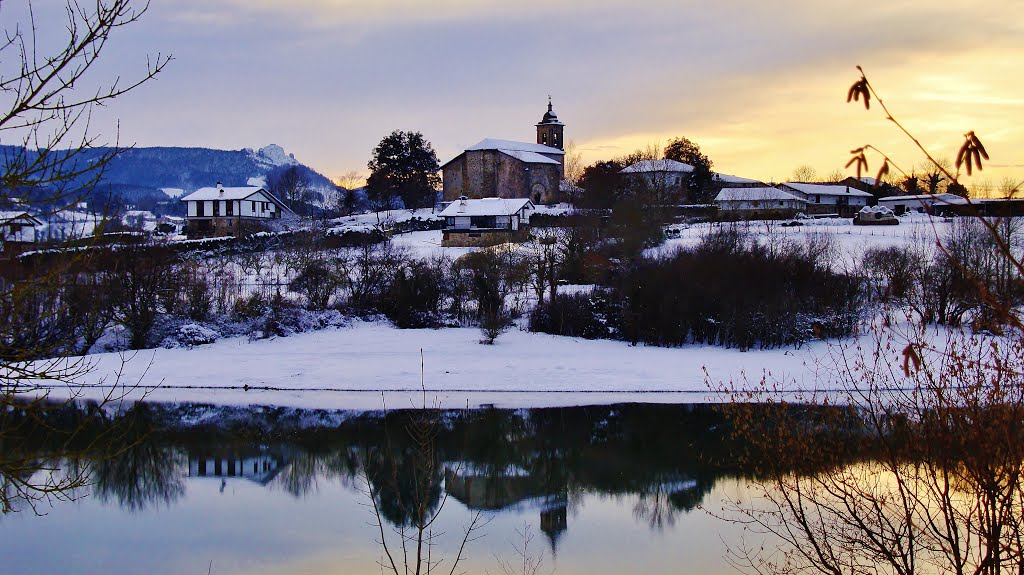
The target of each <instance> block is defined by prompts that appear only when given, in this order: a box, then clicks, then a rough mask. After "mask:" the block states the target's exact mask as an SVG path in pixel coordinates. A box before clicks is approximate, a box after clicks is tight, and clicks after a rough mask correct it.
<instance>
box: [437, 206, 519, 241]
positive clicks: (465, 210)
mask: <svg viewBox="0 0 1024 575" xmlns="http://www.w3.org/2000/svg"><path fill="white" fill-rule="evenodd" d="M535 209H536V208H535V206H534V204H533V202H532V201H531V200H530V199H528V198H513V199H506V198H482V199H469V198H466V197H462V198H460V199H458V200H456V201H454V202H452V203H450V204H448V207H446V208H445V209H444V210H442V211H441V213H440V214H438V215H439V216H441V217H442V218H444V230H443V231H442V232H441V245H442V246H445V247H452V246H463V247H468V246H493V245H497V244H502V243H509V242H522V241H525V240H526V239H527V238H528V237H529V231H528V226H529V223H530V214H532V213H533V211H534V210H535Z"/></svg>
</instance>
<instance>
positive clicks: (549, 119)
mask: <svg viewBox="0 0 1024 575" xmlns="http://www.w3.org/2000/svg"><path fill="white" fill-rule="evenodd" d="M545 124H557V125H560V126H564V125H565V124H563V123H561V122H559V121H558V114H556V113H555V110H554V109H552V107H551V97H550V96H548V111H547V112H545V113H544V118H543V119H542V120H541V121H540V124H537V125H538V126H543V125H545Z"/></svg>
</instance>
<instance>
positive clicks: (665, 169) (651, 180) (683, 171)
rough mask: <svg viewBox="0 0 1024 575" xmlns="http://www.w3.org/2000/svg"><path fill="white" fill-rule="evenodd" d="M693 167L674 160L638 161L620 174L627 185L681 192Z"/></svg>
mask: <svg viewBox="0 0 1024 575" xmlns="http://www.w3.org/2000/svg"><path fill="white" fill-rule="evenodd" d="M693 170H694V168H693V166H691V165H690V164H684V163H683V162H677V161H675V160H668V159H663V160H640V161H639V162H636V163H634V164H630V165H628V166H626V167H625V168H623V169H622V171H621V172H619V173H620V174H622V177H623V178H624V179H625V180H626V181H627V182H629V183H633V184H636V185H644V186H647V187H650V188H654V189H665V190H676V191H681V190H682V189H683V188H684V187H686V181H687V178H688V177H689V175H690V174H691V173H693Z"/></svg>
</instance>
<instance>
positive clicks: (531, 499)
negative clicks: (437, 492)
mask: <svg viewBox="0 0 1024 575" xmlns="http://www.w3.org/2000/svg"><path fill="white" fill-rule="evenodd" d="M444 487H445V491H447V492H448V494H449V495H451V496H452V497H454V498H455V499H456V500H458V501H459V502H461V503H462V504H463V505H465V506H466V507H469V508H470V509H486V510H490V511H497V510H502V509H510V508H519V509H522V508H533V509H539V510H540V530H541V531H542V532H543V533H544V535H545V536H547V538H548V544H549V545H550V546H551V551H552V553H557V551H558V539H559V538H560V537H561V535H562V533H564V532H565V531H566V530H567V529H568V528H569V522H568V502H569V496H568V492H567V491H566V489H565V486H564V485H561V486H559V487H554V486H551V485H549V484H548V482H546V481H544V479H543V478H539V477H535V476H533V475H530V474H528V473H523V472H522V470H516V469H505V470H500V469H499V470H494V469H491V470H489V472H483V473H480V472H476V471H472V470H467V469H463V468H461V467H455V468H452V467H446V468H445V477H444Z"/></svg>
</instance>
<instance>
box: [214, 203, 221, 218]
mask: <svg viewBox="0 0 1024 575" xmlns="http://www.w3.org/2000/svg"><path fill="white" fill-rule="evenodd" d="M213 215H215V216H219V215H220V202H213Z"/></svg>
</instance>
